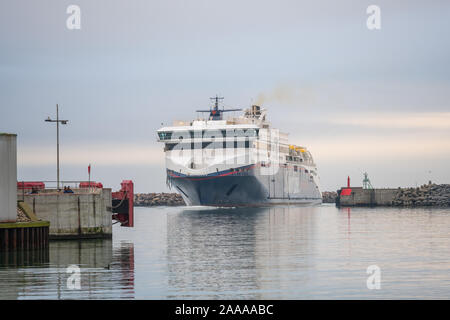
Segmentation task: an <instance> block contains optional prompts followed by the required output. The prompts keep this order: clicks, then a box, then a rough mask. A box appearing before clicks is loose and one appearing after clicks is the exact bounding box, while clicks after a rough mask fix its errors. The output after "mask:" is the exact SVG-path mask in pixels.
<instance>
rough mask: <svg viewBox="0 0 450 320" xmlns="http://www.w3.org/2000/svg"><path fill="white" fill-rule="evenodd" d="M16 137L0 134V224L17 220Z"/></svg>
mask: <svg viewBox="0 0 450 320" xmlns="http://www.w3.org/2000/svg"><path fill="white" fill-rule="evenodd" d="M16 141H17V136H16V135H15V134H7V133H0V223H1V222H16V219H17V193H16V190H17V142H16Z"/></svg>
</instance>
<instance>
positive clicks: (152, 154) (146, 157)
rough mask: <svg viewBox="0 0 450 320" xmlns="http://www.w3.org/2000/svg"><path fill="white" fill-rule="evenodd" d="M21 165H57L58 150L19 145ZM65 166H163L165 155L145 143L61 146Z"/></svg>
mask: <svg viewBox="0 0 450 320" xmlns="http://www.w3.org/2000/svg"><path fill="white" fill-rule="evenodd" d="M17 160H18V165H19V166H44V165H50V164H55V163H56V147H37V146H20V145H19V146H18V150H17ZM60 161H61V163H64V165H86V166H87V165H88V164H89V163H91V164H92V165H94V164H95V165H103V166H111V165H149V166H150V165H161V166H163V165H164V152H163V148H162V146H161V147H160V148H158V147H154V146H148V145H145V144H142V145H140V144H131V145H129V144H98V145H95V144H79V145H68V146H62V147H61V150H60Z"/></svg>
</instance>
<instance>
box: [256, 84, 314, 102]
mask: <svg viewBox="0 0 450 320" xmlns="http://www.w3.org/2000/svg"><path fill="white" fill-rule="evenodd" d="M313 98H314V97H313V92H312V90H311V89H307V88H301V89H300V88H297V87H292V86H288V85H280V86H278V87H276V88H274V89H273V90H272V91H270V92H262V93H260V94H258V96H257V97H256V101H255V104H257V105H264V104H267V103H274V102H276V103H280V104H284V105H291V106H305V105H309V104H311V103H312V102H313V100H314V99H313Z"/></svg>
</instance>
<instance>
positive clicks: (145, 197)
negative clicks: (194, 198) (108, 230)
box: [134, 192, 186, 207]
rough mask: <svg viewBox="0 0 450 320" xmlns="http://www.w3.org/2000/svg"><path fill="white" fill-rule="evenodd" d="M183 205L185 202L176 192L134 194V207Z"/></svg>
mask: <svg viewBox="0 0 450 320" xmlns="http://www.w3.org/2000/svg"><path fill="white" fill-rule="evenodd" d="M184 205H186V204H185V203H184V200H183V198H182V197H181V196H180V195H179V194H178V193H165V192H163V193H137V194H135V195H134V206H135V207H153V206H184Z"/></svg>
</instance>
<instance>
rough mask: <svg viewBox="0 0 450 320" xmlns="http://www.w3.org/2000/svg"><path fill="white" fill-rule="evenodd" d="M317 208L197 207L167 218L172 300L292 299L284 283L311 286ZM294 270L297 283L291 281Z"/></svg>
mask: <svg viewBox="0 0 450 320" xmlns="http://www.w3.org/2000/svg"><path fill="white" fill-rule="evenodd" d="M315 210H316V208H315V207H303V208H301V211H302V214H296V211H297V212H298V210H290V209H289V208H283V207H277V208H251V209H240V208H235V209H212V210H195V209H194V210H185V211H184V212H183V214H181V215H173V216H169V217H168V221H167V244H168V245H167V260H168V261H167V263H168V270H169V288H170V291H171V292H172V294H173V296H172V295H169V297H170V298H184V297H189V296H194V297H195V296H199V298H221V299H232V298H235V297H236V294H237V293H239V297H240V298H246V299H261V298H264V297H268V296H270V294H269V295H267V293H269V292H271V293H276V295H277V296H278V297H279V296H280V295H281V296H285V297H286V298H289V292H288V291H286V290H287V289H288V288H285V287H284V284H285V282H286V281H287V282H288V283H289V281H298V282H302V283H305V282H307V281H308V279H307V275H308V272H307V269H308V268H311V267H313V265H312V262H311V261H309V256H308V252H311V251H314V250H315V249H314V229H315V228H314V223H315V221H314V219H311V218H310V216H311V215H312V214H314V211H315ZM293 272H295V273H296V274H297V277H296V279H288V278H287V277H290V276H292V273H293ZM183 292H184V294H183Z"/></svg>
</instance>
